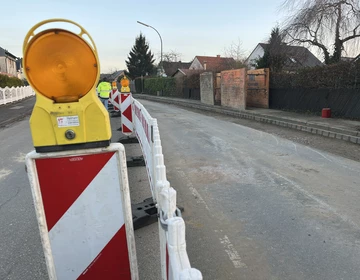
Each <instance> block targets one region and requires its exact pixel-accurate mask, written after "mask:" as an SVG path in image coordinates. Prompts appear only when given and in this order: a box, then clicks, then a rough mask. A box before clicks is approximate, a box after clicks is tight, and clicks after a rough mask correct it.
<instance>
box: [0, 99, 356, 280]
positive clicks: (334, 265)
mask: <svg viewBox="0 0 360 280" xmlns="http://www.w3.org/2000/svg"><path fill="white" fill-rule="evenodd" d="M141 102H142V103H143V104H144V105H145V107H146V108H147V109H148V111H149V112H150V114H151V115H152V116H153V117H155V118H157V120H158V123H159V129H160V135H161V140H162V145H163V153H164V155H165V163H166V167H167V175H168V180H169V181H170V183H171V184H172V186H173V187H174V188H175V189H176V190H177V196H178V205H181V206H183V207H184V208H185V212H184V213H183V217H184V219H185V223H186V233H187V250H188V254H189V258H190V261H191V264H192V266H193V267H195V268H198V269H199V270H200V271H201V272H202V274H203V277H204V279H236V280H238V279H254V280H261V279H264V280H265V279H266V280H268V279H270V280H275V279H306V280H310V279H327V280H331V279H334V280H335V279H336V280H338V279H359V278H360V231H359V230H360V211H359V210H360V204H359V203H358V198H359V197H360V196H359V194H360V175H359V174H360V164H359V162H358V161H356V160H354V159H350V158H352V157H351V156H347V157H346V158H345V157H343V156H342V155H341V151H337V152H336V153H332V152H331V150H328V151H324V150H323V149H321V145H320V144H319V145H317V144H316V143H313V145H303V144H301V143H302V142H303V141H302V138H301V135H306V136H304V137H307V138H306V139H310V140H309V141H308V142H311V141H313V142H314V140H313V139H317V138H311V137H315V136H312V135H308V134H301V132H297V131H291V130H286V129H285V128H274V127H273V126H270V125H265V124H264V125H263V126H264V127H259V129H252V128H249V127H247V126H244V125H242V124H241V122H239V121H238V120H236V119H232V118H229V117H221V116H211V115H209V114H201V113H199V112H194V111H189V110H185V109H180V108H177V107H175V106H170V105H166V104H157V103H153V102H149V101H144V100H141ZM245 124H246V123H245ZM261 128H264V129H261ZM280 129H282V131H283V132H282V133H283V134H284V136H283V137H280V136H278V135H277V134H279V133H278V131H279V130H280ZM272 130H274V131H276V132H277V133H272ZM265 131H267V132H265ZM294 135H295V136H296V137H295V136H294ZM295 138H296V139H295ZM289 139H293V140H289ZM299 139H300V140H299ZM321 141H326V143H330V142H328V141H333V142H331V143H332V145H335V144H336V143H337V142H334V141H335V140H334V139H327V138H321ZM308 142H306V143H305V142H304V144H308ZM334 143H335V144H334ZM339 145H340V144H339ZM341 145H342V146H341V147H342V149H343V151H344V154H346V155H349V154H350V152H351V151H354V153H355V152H358V146H357V145H352V144H350V143H349V144H347V143H346V145H345V144H341ZM344 145H345V146H344ZM324 146H327V147H330V146H329V144H325V145H324ZM32 149H33V148H32V143H31V136H30V132H29V128H28V123H27V121H21V122H18V123H16V124H14V125H12V126H11V127H7V128H4V129H2V130H0V252H1V253H0V279H1V280H2V279H16V280H18V279H46V276H47V274H46V267H45V262H44V258H43V253H42V249H41V246H40V238H39V236H38V228H37V223H36V219H35V213H34V208H33V205H32V198H31V192H30V187H29V184H28V181H27V177H26V173H25V171H24V156H25V154H26V153H27V152H29V151H31V150H32ZM335 149H336V145H335V146H334V150H335ZM355 158H356V157H355ZM131 172H132V174H135V173H136V172H137V171H136V169H133V170H132V171H131ZM139 172H140V171H139ZM141 172H143V171H141ZM141 174H142V175H138V176H137V175H136V174H135V175H132V176H129V177H134V178H136V180H138V181H139V182H140V181H141V180H144V178H146V176H145V175H144V174H143V173H141ZM134 180H135V179H134ZM147 191H148V190H147ZM133 193H134V192H133ZM145 198H146V196H145V197H144V195H143V194H139V195H138V197H137V199H138V200H141V199H145ZM142 231H143V232H144V236H145V238H144V236H143V237H142V238H141V234H142ZM146 231H148V232H146ZM149 231H150V233H151V234H152V238H153V240H155V241H154V242H151V239H150V240H149V239H146V238H149ZM136 235H137V240H136V242H137V245H142V246H143V247H142V248H143V250H142V251H141V252H138V256H139V253H140V254H143V255H146V257H147V258H148V259H147V260H146V259H142V260H141V261H139V263H140V264H142V270H145V271H142V272H141V273H140V275H142V277H141V279H156V277H154V273H151V270H152V268H153V267H154V266H152V265H150V263H151V262H152V259H151V257H153V256H155V258H156V257H158V255H157V253H156V252H155V251H156V247H157V246H156V244H157V243H156V225H151V226H149V228H147V229H146V228H144V229H142V230H141V231H139V232H138V233H137V234H136ZM154 244H155V245H154ZM150 248H151V249H150ZM149 275H151V277H150V276H149ZM148 276H149V277H148Z"/></svg>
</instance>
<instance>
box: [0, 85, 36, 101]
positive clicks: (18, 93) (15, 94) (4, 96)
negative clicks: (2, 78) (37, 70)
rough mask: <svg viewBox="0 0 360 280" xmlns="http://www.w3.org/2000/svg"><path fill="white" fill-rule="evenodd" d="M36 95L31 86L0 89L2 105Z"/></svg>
mask: <svg viewBox="0 0 360 280" xmlns="http://www.w3.org/2000/svg"><path fill="white" fill-rule="evenodd" d="M34 95H35V92H34V90H33V89H32V88H31V86H26V87H11V88H9V87H5V88H0V105H5V104H8V103H12V102H15V101H18V100H21V99H24V98H26V97H29V96H34Z"/></svg>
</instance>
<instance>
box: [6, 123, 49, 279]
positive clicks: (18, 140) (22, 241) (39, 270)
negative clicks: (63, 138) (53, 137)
mask: <svg viewBox="0 0 360 280" xmlns="http://www.w3.org/2000/svg"><path fill="white" fill-rule="evenodd" d="M31 150H33V146H32V142H31V135H30V132H29V124H28V121H21V122H19V123H16V124H14V125H12V126H11V127H8V128H5V129H2V130H0V279H1V280H5V279H9V280H10V279H14V280H19V279H46V276H47V272H46V266H45V260H44V257H43V253H42V248H41V246H39V245H40V237H39V230H38V227H37V223H36V217H35V212H34V207H33V204H32V197H31V190H30V186H29V183H28V180H27V175H26V173H25V163H24V159H25V155H26V153H28V152H29V151H31Z"/></svg>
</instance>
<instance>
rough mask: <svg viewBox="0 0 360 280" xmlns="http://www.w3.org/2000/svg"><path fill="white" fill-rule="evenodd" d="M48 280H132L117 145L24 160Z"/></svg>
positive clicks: (121, 153) (122, 160) (131, 245)
mask: <svg viewBox="0 0 360 280" xmlns="http://www.w3.org/2000/svg"><path fill="white" fill-rule="evenodd" d="M26 166H27V172H28V177H29V180H30V184H31V189H32V194H33V199H34V204H35V210H36V214H37V219H38V224H39V229H40V234H41V239H42V244H43V249H44V253H45V258H46V264H47V268H48V273H49V278H50V279H57V280H72V279H91V280H92V279H138V268H137V259H136V251H135V240H134V230H133V223H132V214H131V202H130V195H129V184H128V178H127V169H126V156H125V150H124V147H123V145H122V144H120V143H114V144H111V145H110V146H109V147H107V148H96V149H87V150H76V151H64V152H56V153H55V152H54V153H44V154H39V153H36V152H31V153H29V154H28V155H27V157H26Z"/></svg>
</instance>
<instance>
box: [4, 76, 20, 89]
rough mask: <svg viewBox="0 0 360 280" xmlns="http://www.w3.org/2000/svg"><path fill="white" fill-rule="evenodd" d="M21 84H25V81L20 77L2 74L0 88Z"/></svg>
mask: <svg viewBox="0 0 360 280" xmlns="http://www.w3.org/2000/svg"><path fill="white" fill-rule="evenodd" d="M21 86H24V82H23V81H22V80H20V79H19V78H16V77H9V76H7V75H2V74H0V88H4V87H21Z"/></svg>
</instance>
